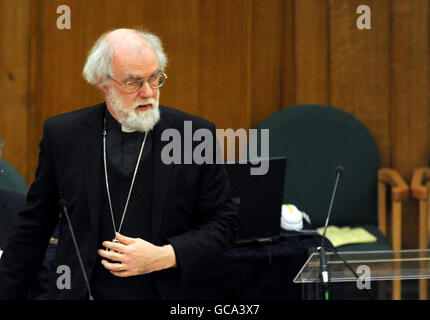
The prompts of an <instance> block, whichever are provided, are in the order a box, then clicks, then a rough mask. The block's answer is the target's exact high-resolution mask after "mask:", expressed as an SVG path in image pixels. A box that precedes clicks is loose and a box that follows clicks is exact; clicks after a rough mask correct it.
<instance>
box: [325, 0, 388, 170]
mask: <svg viewBox="0 0 430 320" xmlns="http://www.w3.org/2000/svg"><path fill="white" fill-rule="evenodd" d="M360 4H362V2H361V1H359V0H357V1H356V0H351V1H336V0H331V1H330V16H329V17H330V18H329V21H330V36H329V38H330V62H329V68H330V71H329V72H330V88H331V94H330V104H331V105H333V106H335V107H338V108H341V109H343V110H345V111H348V112H350V113H351V114H353V115H355V116H356V117H357V118H358V119H359V120H360V121H361V122H362V123H363V124H364V125H365V126H366V127H367V128H368V129H369V131H370V133H371V134H372V136H373V137H374V139H375V141H376V144H377V146H378V148H379V152H380V155H381V161H382V165H383V166H390V164H391V159H390V148H391V145H390V142H391V141H390V95H389V92H390V78H389V70H390V46H389V44H390V41H389V36H390V33H389V12H390V10H389V9H390V7H389V1H388V0H373V1H366V4H367V5H368V6H370V7H371V10H372V11H371V12H372V15H371V17H372V29H370V30H360V29H358V28H357V27H356V20H357V18H358V14H356V9H357V7H358V6H359V5H360Z"/></svg>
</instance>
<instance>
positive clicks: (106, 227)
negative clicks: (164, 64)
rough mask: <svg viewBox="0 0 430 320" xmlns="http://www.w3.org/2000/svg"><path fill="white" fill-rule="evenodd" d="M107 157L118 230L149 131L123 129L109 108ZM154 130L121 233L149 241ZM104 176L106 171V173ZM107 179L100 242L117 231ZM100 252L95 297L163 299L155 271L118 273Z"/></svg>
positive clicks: (145, 148) (149, 139) (149, 134)
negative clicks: (112, 271)
mask: <svg viewBox="0 0 430 320" xmlns="http://www.w3.org/2000/svg"><path fill="white" fill-rule="evenodd" d="M106 132H107V133H106V155H107V156H106V158H107V171H108V179H109V189H110V190H109V191H110V195H111V201H112V209H113V215H114V220H115V228H116V230H117V231H118V229H119V226H120V223H121V218H122V215H123V211H124V206H125V203H126V200H127V196H128V192H129V190H130V185H131V181H132V178H133V174H134V170H135V167H136V163H137V159H138V157H139V152H140V149H141V146H142V142H143V139H144V136H145V133H139V132H131V133H130V132H123V131H122V129H121V125H120V124H119V123H118V122H117V121H116V120H115V119H114V118H113V117H112V115H111V114H110V113H109V111H107V110H106ZM152 140H153V134H152V131H149V132H148V135H147V138H146V141H145V146H144V150H143V154H142V157H141V161H140V164H139V167H138V171H137V174H136V179H135V182H134V186H133V189H132V192H131V196H130V200H129V204H128V208H127V211H126V212H125V216H124V222H123V224H122V227H121V230H120V233H121V234H123V235H125V236H127V237H133V238H141V239H144V240H147V241H149V240H150V237H151V210H152V182H153V152H152ZM103 177H104V175H103ZM104 182H105V180H104V179H103V184H102V185H103V190H102V204H103V205H102V211H101V219H100V232H99V235H100V236H99V239H98V240H99V243H98V245H99V246H98V247H99V248H100V249H103V250H104V249H105V248H104V247H103V246H102V242H103V241H112V239H113V238H114V235H115V232H114V228H113V222H112V216H111V212H110V208H109V202H108V196H107V192H106V185H105V183H104ZM101 259H102V257H100V256H98V259H97V263H96V268H95V270H94V274H93V277H92V281H91V287H92V291H93V292H94V298H95V299H96V300H97V299H159V296H158V292H157V289H156V286H155V281H154V279H153V274H146V275H139V276H132V277H124V278H122V277H116V276H114V275H113V274H111V273H110V272H109V271H108V270H107V269H105V267H104V266H103V265H102V264H101Z"/></svg>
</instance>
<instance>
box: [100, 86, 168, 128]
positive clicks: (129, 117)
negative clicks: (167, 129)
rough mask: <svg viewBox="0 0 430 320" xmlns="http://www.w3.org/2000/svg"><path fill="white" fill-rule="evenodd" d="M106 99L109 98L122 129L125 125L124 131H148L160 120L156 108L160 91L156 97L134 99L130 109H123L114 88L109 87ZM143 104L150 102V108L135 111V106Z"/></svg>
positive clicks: (158, 111)
mask: <svg viewBox="0 0 430 320" xmlns="http://www.w3.org/2000/svg"><path fill="white" fill-rule="evenodd" d="M107 99H108V100H109V103H110V105H111V107H112V109H113V111H114V112H115V114H116V115H117V116H118V118H119V122H120V123H121V124H122V126H123V129H124V127H125V130H124V131H129V132H132V131H139V132H146V131H150V130H152V129H153V128H154V126H155V125H156V124H157V122H158V121H159V120H160V110H159V109H158V104H159V100H160V91H158V96H157V98H156V99H155V98H149V99H142V100H138V101H136V102H135V103H134V104H133V107H132V109H131V110H130V111H124V104H123V102H122V99H121V97H120V96H119V95H118V94H117V92H116V90H115V89H113V88H111V91H110V93H109V94H108V95H107ZM145 104H151V105H152V108H151V109H149V110H145V111H136V107H138V106H139V105H145Z"/></svg>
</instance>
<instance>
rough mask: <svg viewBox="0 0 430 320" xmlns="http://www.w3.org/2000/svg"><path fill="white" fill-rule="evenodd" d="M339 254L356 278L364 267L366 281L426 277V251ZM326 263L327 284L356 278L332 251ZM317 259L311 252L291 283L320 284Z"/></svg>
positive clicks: (429, 267)
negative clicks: (327, 272) (367, 273)
mask: <svg viewBox="0 0 430 320" xmlns="http://www.w3.org/2000/svg"><path fill="white" fill-rule="evenodd" d="M339 255H341V256H342V257H343V258H344V259H345V260H346V261H347V262H348V263H349V265H350V266H351V267H352V269H353V270H354V271H355V272H356V273H357V274H358V275H359V276H360V275H361V274H362V273H361V272H358V271H357V268H358V267H359V266H366V267H368V268H369V269H367V270H369V271H370V274H369V275H370V281H380V280H397V279H399V280H407V279H429V278H430V250H429V249H425V250H399V251H361V252H357V251H356V252H340V253H339ZM327 264H328V271H329V275H330V282H353V281H356V280H357V279H356V277H355V276H354V274H353V273H352V272H351V270H350V269H349V268H348V267H347V266H346V265H345V263H344V262H343V261H342V260H341V259H340V258H339V257H338V256H336V255H335V254H334V253H333V252H327ZM320 272H321V271H320V256H319V253H313V254H312V255H311V256H310V257H309V259H308V260H307V262H306V263H305V265H304V266H303V268H302V269H301V270H300V272H299V273H298V275H297V276H296V278H295V279H294V282H295V283H317V282H320Z"/></svg>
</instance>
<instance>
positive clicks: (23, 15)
mask: <svg viewBox="0 0 430 320" xmlns="http://www.w3.org/2000/svg"><path fill="white" fill-rule="evenodd" d="M28 6H29V3H28V2H27V1H26V0H19V1H8V0H0V30H3V32H2V36H1V37H0V97H1V107H0V137H2V139H3V142H4V148H3V153H2V157H3V158H5V159H6V160H7V161H9V162H10V163H11V164H12V165H13V166H14V167H15V168H16V169H17V170H18V171H19V172H20V173H21V174H22V175H23V176H26V175H27V174H28V170H27V162H28V152H27V142H28V141H27V137H28V131H27V130H28V125H27V124H28V117H27V106H28V102H29V101H28V99H29V95H28V93H29V90H28V82H29V69H28V61H29V60H28V55H29V34H28V30H29V28H28V24H29V9H28Z"/></svg>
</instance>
